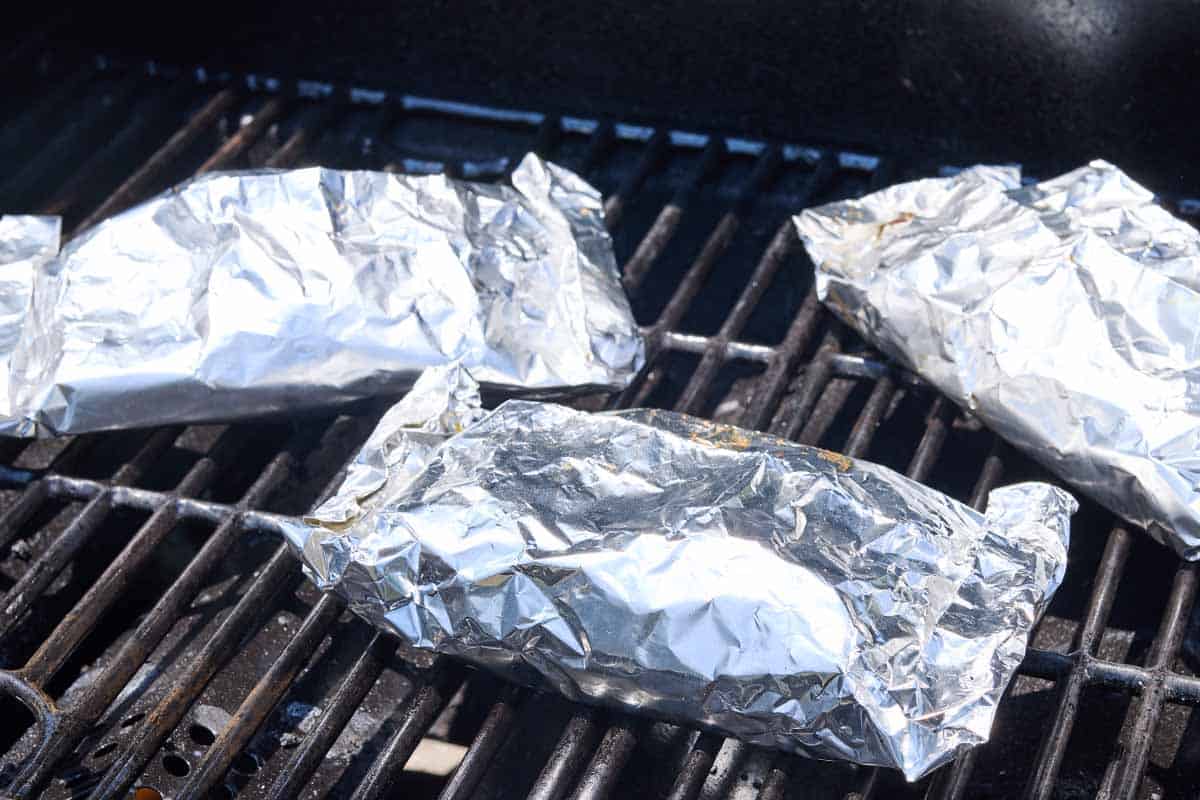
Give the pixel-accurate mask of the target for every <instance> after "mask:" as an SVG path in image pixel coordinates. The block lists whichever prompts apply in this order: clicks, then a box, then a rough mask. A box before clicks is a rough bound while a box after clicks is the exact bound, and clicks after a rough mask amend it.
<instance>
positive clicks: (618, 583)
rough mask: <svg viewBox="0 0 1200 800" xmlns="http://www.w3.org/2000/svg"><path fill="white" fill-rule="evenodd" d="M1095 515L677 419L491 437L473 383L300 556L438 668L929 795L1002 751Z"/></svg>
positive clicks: (643, 413) (289, 530) (388, 446)
mask: <svg viewBox="0 0 1200 800" xmlns="http://www.w3.org/2000/svg"><path fill="white" fill-rule="evenodd" d="M422 397H425V398H433V399H432V400H422V399H421V398H422ZM1074 510H1075V502H1074V500H1073V499H1072V498H1071V497H1070V495H1068V494H1067V493H1065V492H1064V491H1062V490H1061V489H1057V488H1055V487H1052V486H1049V485H1046V484H1040V483H1026V484H1019V485H1015V486H1009V487H1006V488H1002V489H997V490H995V491H993V492H992V493H991V496H990V497H989V503H988V508H987V512H986V514H980V513H977V512H976V511H974V510H972V509H970V508H968V507H967V506H964V505H962V504H961V503H958V502H956V501H955V500H953V499H951V498H949V497H946V496H945V495H942V494H941V493H939V492H936V491H934V490H932V489H929V488H927V487H924V486H921V485H920V484H918V483H915V482H913V481H911V480H908V479H907V478H904V477H903V476H901V475H898V474H896V473H895V472H892V471H891V470H889V469H886V468H884V467H880V466H876V465H874V464H869V463H866V462H862V461H855V460H852V459H849V458H846V457H845V456H841V455H838V454H835V453H830V452H827V451H823V450H818V449H815V448H811V447H805V446H802V445H799V444H796V443H793V442H789V441H786V440H782V439H777V438H774V437H770V436H767V435H763V434H758V433H751V432H749V431H745V430H741V429H738V428H734V427H729V426H722V425H715V424H712V423H708V422H705V421H703V420H699V419H695V418H692V417H688V416H683V415H680V414H675V413H671V412H663V411H654V410H637V411H625V412H617V413H607V414H589V413H586V412H582V411H575V410H572V409H570V408H566V407H563V406H559V405H552V404H545V403H537V402H532V401H527V400H510V401H508V402H506V403H504V404H503V405H501V406H500V407H499V408H497V409H496V410H495V411H493V412H491V413H490V414H486V415H485V414H484V413H483V412H481V411H480V410H479V399H478V395H477V394H474V393H473V391H472V389H471V382H470V379H469V376H466V375H465V374H464V371H463V369H462V368H461V367H460V366H458V365H451V366H449V367H444V368H437V369H433V370H430V371H429V372H427V373H426V374H425V375H424V376H423V377H422V379H421V381H420V382H419V383H418V384H417V386H416V387H415V388H414V389H413V393H412V395H410V397H409V398H406V400H405V401H404V402H403V403H402V404H401V405H400V406H397V407H396V408H395V409H393V412H392V413H390V414H389V415H388V416H387V417H385V418H384V420H383V421H382V423H381V424H380V426H379V429H378V430H376V431H375V433H374V434H373V435H372V437H371V439H370V441H368V443H367V444H366V446H365V447H364V448H363V450H362V453H360V455H359V456H358V458H357V459H356V460H355V462H354V464H353V465H352V466H351V469H350V472H349V475H348V477H347V479H346V481H345V483H344V484H343V485H342V487H341V488H340V490H339V491H338V492H337V494H336V495H335V496H334V497H332V498H331V499H330V500H328V501H327V502H326V503H325V504H323V505H322V506H320V507H319V508H317V509H316V510H315V511H314V512H313V513H312V515H311V516H310V517H309V518H308V519H307V520H306V521H299V520H297V521H296V522H294V523H291V524H289V525H287V526H286V527H285V530H284V534H285V536H286V537H287V538H288V541H289V543H290V544H291V546H292V547H293V549H294V550H295V551H296V552H297V554H298V555H299V556H300V557H301V558H302V559H303V560H304V562H305V564H306V571H307V572H308V574H309V576H310V577H311V578H312V579H313V580H314V581H315V582H316V583H317V585H318V586H320V587H321V588H322V589H325V590H332V591H336V592H338V593H339V594H340V595H342V596H343V597H345V598H346V599H347V600H348V601H349V603H350V606H351V607H352V608H353V610H354V611H355V612H356V613H358V614H359V615H360V616H362V617H364V618H366V619H367V620H369V621H370V622H372V623H373V624H374V625H376V626H378V627H379V628H381V629H384V630H388V631H392V632H395V633H397V634H399V635H400V636H402V637H403V638H404V639H406V640H407V641H409V642H411V643H412V644H414V645H416V646H418V647H421V648H428V649H431V650H435V651H438V652H442V653H448V654H452V655H454V656H459V657H463V658H466V659H468V660H470V661H473V662H475V663H477V664H480V665H483V666H485V667H488V668H491V669H493V670H495V671H498V672H500V673H502V674H504V675H507V676H508V677H510V678H513V679H515V680H518V681H521V682H525V683H528V684H531V685H547V684H548V685H549V686H551V687H553V688H555V689H557V690H558V691H559V692H561V693H562V694H564V695H566V696H567V697H569V698H571V699H574V700H581V701H585V702H591V703H598V704H604V705H609V706H616V707H619V708H622V709H626V710H630V711H635V712H646V713H649V714H651V715H653V716H657V717H660V718H667V719H672V720H678V721H686V722H689V723H694V724H699V725H702V726H706V727H709V728H712V729H715V730H718V731H721V732H724V733H727V734H731V735H734V736H737V737H740V738H742V739H745V740H748V741H750V742H754V743H757V744H762V745H766V746H770V747H775V748H781V749H786V750H791V751H796V752H800V753H804V754H806V755H809V756H813V757H818V758H833V759H848V760H851V761H856V762H859V763H862V764H873V765H882V766H888V767H895V768H898V769H900V770H903V772H904V774H905V775H906V776H907V778H908V779H910V780H915V779H917V778H919V777H920V776H922V775H923V774H925V773H926V772H928V771H929V770H931V769H933V768H935V767H937V766H938V765H940V764H942V763H944V762H946V761H948V760H950V759H951V758H952V757H953V755H954V753H955V750H956V748H958V747H959V746H961V745H974V744H977V743H979V742H982V741H984V740H986V738H987V736H988V733H989V729H990V727H991V723H992V718H993V715H994V714H995V711H996V706H997V703H998V702H999V700H1000V697H1001V695H1002V694H1003V692H1004V689H1005V686H1006V685H1007V684H1008V682H1009V680H1010V679H1011V677H1012V675H1013V672H1014V670H1015V669H1016V667H1017V665H1018V664H1019V663H1020V661H1021V659H1022V657H1023V655H1024V653H1025V648H1026V642H1027V638H1028V636H1029V634H1030V630H1031V629H1032V627H1033V625H1034V623H1035V621H1036V620H1037V619H1038V617H1039V615H1040V614H1041V613H1042V611H1043V610H1044V608H1045V606H1046V604H1047V603H1048V602H1049V600H1050V597H1051V596H1052V595H1053V593H1054V591H1055V589H1056V588H1057V587H1058V585H1059V583H1060V581H1061V580H1062V576H1063V571H1064V568H1065V566H1066V546H1067V538H1068V524H1069V518H1070V515H1071V514H1072V513H1073V512H1074Z"/></svg>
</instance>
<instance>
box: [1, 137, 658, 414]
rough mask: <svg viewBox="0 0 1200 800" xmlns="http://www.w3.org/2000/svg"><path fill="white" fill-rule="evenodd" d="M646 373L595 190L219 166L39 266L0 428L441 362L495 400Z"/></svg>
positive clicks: (267, 407)
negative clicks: (496, 393)
mask: <svg viewBox="0 0 1200 800" xmlns="http://www.w3.org/2000/svg"><path fill="white" fill-rule="evenodd" d="M643 359H644V356H643V343H642V339H641V336H640V334H639V332H638V329H637V326H636V324H635V322H634V320H633V316H632V313H631V311H630V307H629V302H628V300H627V298H626V297H625V295H624V292H623V291H622V289H621V285H620V281H619V276H618V272H617V266H616V261H615V259H614V256H613V252H612V244H611V240H610V238H609V236H608V233H607V231H606V230H605V227H604V220H603V206H602V203H601V198H600V195H599V194H598V193H597V191H596V190H595V189H593V188H592V187H590V186H589V185H587V184H586V183H585V182H584V181H583V180H582V179H580V178H579V177H577V176H575V175H574V174H572V173H570V172H568V171H567V170H564V169H561V168H559V167H556V166H554V165H553V164H548V163H545V162H543V161H541V160H540V159H538V158H537V156H534V155H532V154H531V155H529V156H527V157H526V158H525V159H524V160H523V161H522V162H521V164H520V165H519V166H518V167H517V169H516V170H515V171H514V172H513V175H512V185H511V186H498V185H484V184H475V183H467V182H462V181H456V180H451V179H449V178H446V177H445V176H442V175H430V176H407V175H393V174H389V173H383V172H342V171H337V170H330V169H322V168H310V169H298V170H291V171H272V170H261V171H251V172H232V173H215V174H209V175H205V176H203V177H200V178H196V179H194V180H191V181H189V182H187V183H184V184H183V185H181V186H179V187H177V188H175V189H173V190H171V191H169V192H167V193H165V194H163V195H160V196H159V197H156V198H154V199H152V200H150V201H148V202H146V203H144V204H142V205H140V206H137V207H136V208H133V209H131V210H129V211H126V212H124V213H122V214H120V215H118V216H116V217H114V218H112V219H110V220H107V221H106V222H104V223H102V224H100V225H98V226H96V227H95V228H93V229H92V230H91V231H89V232H88V233H86V234H84V235H83V236H81V237H79V238H78V239H75V240H74V241H72V242H71V243H70V244H68V245H67V246H66V247H65V248H64V249H63V252H62V253H61V254H60V255H59V256H58V257H57V258H56V259H54V260H52V261H51V262H50V263H49V264H47V265H46V266H45V267H44V268H42V269H40V270H38V271H37V272H36V277H35V284H34V288H33V300H32V305H31V306H30V309H29V314H28V316H27V317H26V319H25V322H24V326H23V328H22V330H21V335H20V338H19V340H18V342H17V343H16V346H15V349H14V351H13V354H12V363H11V374H10V379H11V380H10V382H9V386H8V392H7V393H6V394H5V400H4V402H7V404H8V408H7V410H6V412H5V413H4V414H2V415H0V433H4V434H9V435H17V436H45V435H54V434H63V433H80V432H85V431H95V430H106V429H113V428H125V427H138V426H149V425H162V424H177V423H190V422H205V421H222V420H229V419H235V418H239V417H247V416H256V415H260V414H266V413H272V412H284V411H295V410H298V409H303V408H313V407H319V406H328V405H333V404H337V403H342V402H346V401H349V400H353V399H358V398H362V397H368V396H373V395H378V394H386V393H399V392H401V391H403V390H404V389H407V388H409V387H410V386H411V385H412V383H413V381H414V380H415V379H416V377H417V376H418V375H420V373H421V371H422V370H423V369H424V368H425V367H428V366H431V365H437V364H444V363H447V362H450V361H460V362H462V363H463V364H464V365H466V366H468V367H469V368H470V369H471V371H472V374H473V375H474V376H475V378H476V379H478V380H480V381H482V382H483V383H485V384H487V385H489V386H493V387H498V388H503V389H506V390H510V391H511V390H517V391H525V392H532V393H535V394H536V393H540V392H552V391H559V390H562V389H566V388H584V387H586V388H606V389H619V388H623V387H624V386H626V385H627V384H628V383H629V381H630V380H631V379H632V377H633V375H634V374H636V372H637V370H638V369H639V368H640V367H641V365H642V363H643Z"/></svg>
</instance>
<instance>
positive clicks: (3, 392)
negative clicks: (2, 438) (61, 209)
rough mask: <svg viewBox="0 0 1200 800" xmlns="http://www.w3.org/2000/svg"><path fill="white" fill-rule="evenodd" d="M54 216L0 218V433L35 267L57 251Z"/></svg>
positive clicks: (8, 414)
mask: <svg viewBox="0 0 1200 800" xmlns="http://www.w3.org/2000/svg"><path fill="white" fill-rule="evenodd" d="M61 224H62V223H61V220H60V219H59V218H58V217H36V216H15V215H13V216H3V217H0V432H4V424H5V422H4V421H5V420H6V419H7V418H9V417H11V416H12V407H11V405H10V395H9V380H8V376H9V362H10V360H11V357H12V352H13V349H14V348H16V346H17V342H18V341H20V338H21V331H22V329H23V328H24V327H25V317H26V316H27V315H28V314H29V300H30V297H32V295H33V277H34V274H35V273H36V272H37V270H38V269H39V268H40V267H41V266H42V265H43V264H45V263H46V262H47V261H49V260H50V259H51V258H54V256H55V254H57V253H58V246H59V236H60V235H61V230H60V228H61Z"/></svg>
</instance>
